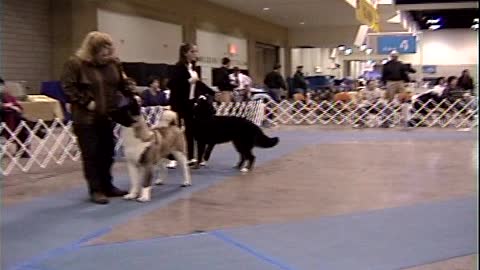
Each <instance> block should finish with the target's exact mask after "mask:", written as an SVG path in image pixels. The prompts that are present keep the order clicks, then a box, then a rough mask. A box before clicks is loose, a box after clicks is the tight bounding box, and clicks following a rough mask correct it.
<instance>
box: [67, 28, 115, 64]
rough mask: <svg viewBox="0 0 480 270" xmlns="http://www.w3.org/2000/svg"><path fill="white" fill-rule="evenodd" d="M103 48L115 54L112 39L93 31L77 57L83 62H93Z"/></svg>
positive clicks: (78, 51) (85, 40)
mask: <svg viewBox="0 0 480 270" xmlns="http://www.w3.org/2000/svg"><path fill="white" fill-rule="evenodd" d="M103 48H107V49H110V50H111V52H112V54H113V53H114V48H113V39H112V37H111V36H110V35H109V34H107V33H103V32H98V31H92V32H90V33H88V34H87V36H85V38H84V39H83V41H82V45H81V46H80V48H79V49H78V50H77V52H76V53H75V55H76V56H77V57H78V58H80V59H82V60H83V61H88V62H93V61H94V59H95V55H96V54H97V53H98V52H99V51H100V50H101V49H103Z"/></svg>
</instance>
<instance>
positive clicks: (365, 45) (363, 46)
mask: <svg viewBox="0 0 480 270" xmlns="http://www.w3.org/2000/svg"><path fill="white" fill-rule="evenodd" d="M359 49H360V51H361V52H363V51H365V50H366V49H367V44H362V45H361V46H360V48H359Z"/></svg>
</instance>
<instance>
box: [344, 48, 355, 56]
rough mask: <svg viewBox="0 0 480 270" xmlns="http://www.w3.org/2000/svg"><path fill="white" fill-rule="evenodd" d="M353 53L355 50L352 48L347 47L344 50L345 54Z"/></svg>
mask: <svg viewBox="0 0 480 270" xmlns="http://www.w3.org/2000/svg"><path fill="white" fill-rule="evenodd" d="M352 53H353V50H352V49H351V48H348V49H346V50H345V52H344V54H345V55H351V54H352Z"/></svg>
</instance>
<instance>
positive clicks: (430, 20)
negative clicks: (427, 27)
mask: <svg viewBox="0 0 480 270" xmlns="http://www.w3.org/2000/svg"><path fill="white" fill-rule="evenodd" d="M439 22H440V18H436V19H429V20H427V24H438V23H439Z"/></svg>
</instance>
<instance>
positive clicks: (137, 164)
mask: <svg viewBox="0 0 480 270" xmlns="http://www.w3.org/2000/svg"><path fill="white" fill-rule="evenodd" d="M116 121H117V122H118V123H120V124H121V125H122V128H121V131H120V132H121V134H120V136H121V138H122V140H123V147H124V153H125V158H126V161H127V168H128V172H129V174H130V183H131V186H130V191H129V193H128V194H127V195H125V196H124V198H125V199H127V200H134V199H136V200H137V201H139V202H147V201H150V200H151V189H152V182H153V181H152V180H153V177H154V173H155V169H156V168H159V176H158V178H157V179H156V180H155V181H154V183H155V184H157V185H160V184H163V182H164V180H165V178H166V177H167V172H168V170H167V168H166V162H167V159H166V158H167V156H168V155H169V154H172V155H173V156H174V157H175V159H176V160H177V162H178V164H179V165H180V167H181V168H182V170H183V177H184V180H183V184H182V187H187V186H190V185H191V177H190V171H189V168H188V164H187V158H186V155H185V153H186V142H185V135H184V132H183V130H182V129H180V128H179V127H178V125H177V123H178V117H177V114H176V113H175V112H173V111H170V110H166V111H164V112H163V114H162V118H161V120H160V123H159V125H157V126H155V127H153V128H150V127H148V125H147V123H146V122H145V119H144V118H143V116H142V115H141V112H140V106H139V105H138V103H137V102H130V104H129V105H128V107H126V108H124V109H123V111H122V112H121V113H119V114H118V116H117V119H116Z"/></svg>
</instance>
